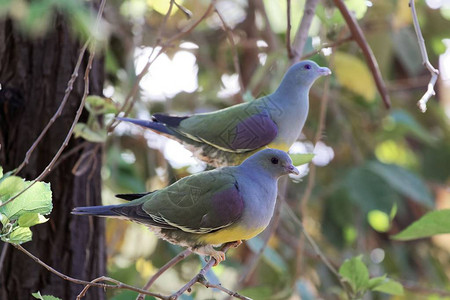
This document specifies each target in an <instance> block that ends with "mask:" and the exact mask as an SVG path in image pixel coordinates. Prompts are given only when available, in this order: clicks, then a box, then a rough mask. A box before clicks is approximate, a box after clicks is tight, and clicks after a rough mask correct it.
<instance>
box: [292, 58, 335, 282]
mask: <svg viewBox="0 0 450 300" xmlns="http://www.w3.org/2000/svg"><path fill="white" fill-rule="evenodd" d="M333 57H334V56H333V55H332V56H331V59H330V64H333V62H332V60H333ZM329 94H330V78H329V77H327V78H326V79H325V85H324V88H323V94H322V99H321V101H320V103H321V104H320V114H319V126H318V127H317V131H316V135H315V136H314V141H313V142H314V147H315V146H316V145H317V143H318V142H319V141H320V139H321V137H322V132H323V130H324V128H325V121H326V112H327V107H328V100H329ZM315 182H316V165H315V164H314V163H311V164H310V171H309V176H308V183H307V185H306V190H305V193H304V194H303V197H302V198H301V200H300V205H299V212H300V216H301V219H302V220H303V225H302V226H305V225H306V218H304V216H306V215H307V214H308V213H307V210H308V200H309V198H310V197H311V194H312V190H313V188H314V185H315ZM304 240H305V235H302V236H300V243H299V246H298V247H297V254H296V258H297V265H296V272H295V273H296V276H295V277H298V275H299V274H300V272H301V268H302V262H303V260H302V258H303V255H302V253H303V249H304Z"/></svg>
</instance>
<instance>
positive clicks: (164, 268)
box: [136, 249, 192, 300]
mask: <svg viewBox="0 0 450 300" xmlns="http://www.w3.org/2000/svg"><path fill="white" fill-rule="evenodd" d="M191 253H192V251H191V250H189V249H186V250H184V251H183V252H181V253H179V254H178V255H177V256H175V257H174V258H172V259H171V260H169V262H168V263H166V264H165V265H164V266H162V267H161V268H160V269H159V270H158V272H156V273H155V274H154V275H153V276H152V277H150V279H149V280H148V282H147V283H146V284H145V286H144V287H143V288H142V289H143V290H148V289H149V288H150V287H151V286H152V284H153V283H154V282H155V281H156V279H158V278H159V277H160V276H161V275H162V274H163V273H164V272H165V271H167V270H168V269H170V268H171V267H173V266H175V265H176V264H177V263H179V262H180V261H182V260H183V259H185V258H186V257H188V256H189V255H191ZM136 300H144V295H143V294H139V295H138V296H137V298H136Z"/></svg>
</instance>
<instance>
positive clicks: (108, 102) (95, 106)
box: [85, 96, 117, 115]
mask: <svg viewBox="0 0 450 300" xmlns="http://www.w3.org/2000/svg"><path fill="white" fill-rule="evenodd" d="M85 106H86V109H87V110H88V111H89V112H90V113H92V114H96V115H100V114H113V113H116V112H117V107H116V104H115V103H114V102H113V101H112V99H111V98H105V97H100V96H88V97H87V98H86V105H85Z"/></svg>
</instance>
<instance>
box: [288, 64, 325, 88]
mask: <svg viewBox="0 0 450 300" xmlns="http://www.w3.org/2000/svg"><path fill="white" fill-rule="evenodd" d="M330 74H331V71H330V69H328V68H326V67H320V66H319V65H318V64H316V63H315V62H313V61H311V60H305V61H301V62H298V63H296V64H295V65H293V66H292V67H290V68H289V70H288V71H287V73H286V75H285V79H284V80H287V81H288V82H289V83H290V84H293V85H301V86H307V87H310V86H311V85H312V84H313V83H314V81H315V80H316V79H317V78H319V77H321V76H328V75H330Z"/></svg>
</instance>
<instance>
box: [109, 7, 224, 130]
mask: <svg viewBox="0 0 450 300" xmlns="http://www.w3.org/2000/svg"><path fill="white" fill-rule="evenodd" d="M215 2H216V1H215V0H213V1H211V3H210V4H209V6H208V8H207V9H206V11H205V12H204V13H203V15H202V16H201V17H200V18H199V19H198V20H197V21H195V22H194V23H193V24H192V25H188V26H186V27H185V28H184V29H182V30H181V31H180V32H179V33H177V34H175V35H174V36H172V37H170V38H169V39H167V40H166V41H165V42H164V43H162V44H160V40H159V41H158V38H157V43H156V45H155V46H154V47H153V50H152V52H151V53H150V55H149V57H148V60H147V64H146V65H145V66H144V68H143V69H142V71H141V73H139V75H138V76H137V78H136V81H135V82H134V85H133V87H132V89H131V91H130V92H129V93H128V95H127V97H126V99H125V102H124V104H123V105H122V107H121V108H120V109H119V111H118V112H117V114H116V117H117V116H118V115H119V114H120V113H122V112H124V116H127V115H128V114H129V113H130V111H131V108H132V107H133V105H134V102H135V101H136V97H135V95H136V93H137V91H138V90H139V83H140V82H141V80H142V78H143V77H144V76H145V75H146V74H147V72H148V70H149V68H150V66H151V64H152V63H153V62H154V61H155V60H156V58H158V56H159V55H161V54H162V53H163V51H164V50H165V49H166V48H168V47H169V46H171V44H172V43H173V42H174V41H176V40H178V39H180V38H182V37H183V36H184V35H186V34H188V33H190V32H191V31H192V30H194V29H195V28H196V27H197V26H198V25H199V24H200V23H201V22H202V21H203V20H204V19H206V17H208V16H209V15H210V14H211V12H212V11H213V8H214V4H215ZM171 3H172V1H171ZM157 47H160V48H159V51H158V53H157V54H156V55H155V57H153V53H154V51H155V49H156V48H157ZM119 123H120V121H117V120H116V119H115V118H113V119H112V120H111V122H110V123H109V124H108V125H107V131H108V132H112V131H113V130H114V128H116V126H117V125H118V124H119Z"/></svg>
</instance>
